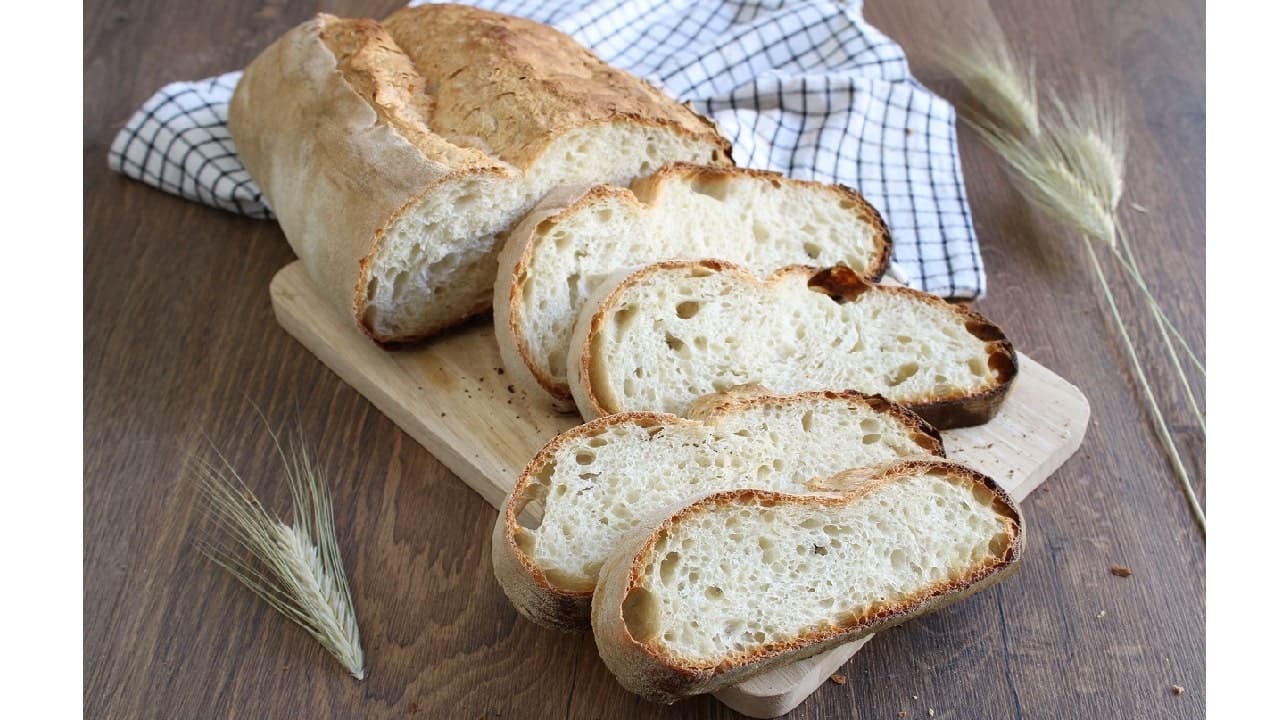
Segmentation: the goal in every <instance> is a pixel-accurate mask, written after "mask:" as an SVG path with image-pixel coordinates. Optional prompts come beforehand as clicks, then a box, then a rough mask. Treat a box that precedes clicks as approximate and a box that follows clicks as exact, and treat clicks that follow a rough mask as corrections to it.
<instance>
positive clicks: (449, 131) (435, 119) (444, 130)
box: [383, 5, 729, 170]
mask: <svg viewBox="0 0 1280 720" xmlns="http://www.w3.org/2000/svg"><path fill="white" fill-rule="evenodd" d="M383 25H384V26H385V27H386V29H387V31H388V32H389V33H390V34H391V36H392V37H394V38H395V40H396V42H397V43H399V45H400V46H401V47H403V48H404V49H405V52H406V53H408V55H409V57H410V58H411V59H412V61H413V64H414V66H415V67H416V68H417V69H418V72H419V73H421V74H422V76H423V77H425V78H427V80H428V84H429V91H430V93H431V96H432V99H433V107H432V115H431V122H432V127H433V129H434V130H435V131H436V132H437V133H439V134H440V135H441V136H443V137H445V138H453V139H454V140H455V142H458V144H465V143H467V142H473V141H479V142H482V143H483V145H484V146H485V148H486V151H487V152H488V153H489V154H491V155H495V156H497V157H499V158H501V159H502V160H504V161H506V162H508V163H511V164H512V165H514V166H516V167H517V168H520V169H521V170H527V169H529V167H531V166H532V165H533V163H534V161H536V160H537V159H538V157H539V156H540V155H541V154H542V152H543V151H544V150H545V149H546V147H547V145H549V144H550V143H551V142H552V141H553V140H554V139H555V138H557V137H559V136H560V135H563V134H564V133H566V132H568V131H570V130H576V129H578V128H583V127H590V126H595V125H608V124H613V123H617V122H627V123H634V124H637V125H646V126H650V127H662V128H666V129H669V130H672V131H674V132H677V133H679V134H681V135H685V136H687V137H690V138H694V139H697V140H699V141H701V142H705V143H707V144H710V145H715V146H717V147H719V149H720V152H721V154H722V155H723V158H722V159H724V160H725V161H727V159H728V153H729V142H728V141H727V140H725V139H724V138H723V137H721V136H720V134H719V133H718V132H717V131H716V128H715V125H714V124H712V123H711V122H710V121H708V120H706V119H705V118H703V117H701V116H699V115H698V114H697V113H694V112H693V111H691V110H689V109H688V108H687V107H685V106H683V105H680V104H679V103H676V102H674V101H673V100H671V99H670V98H669V97H667V96H666V95H664V94H663V93H661V92H659V91H658V90H656V89H655V88H653V87H652V86H650V85H648V84H646V83H644V82H643V81H641V80H640V79H639V78H637V77H635V76H634V75H631V74H630V73H627V72H624V71H622V70H619V69H617V68H614V67H610V66H609V65H608V64H606V63H605V62H604V61H603V60H601V59H600V58H599V57H597V56H596V55H595V54H594V53H592V52H591V51H589V50H587V49H586V48H584V47H582V46H581V45H579V44H578V43H577V42H575V41H574V40H573V38H571V37H569V36H568V35H565V34H564V33H561V32H560V31H558V30H556V29H554V28H551V27H548V26H546V25H542V24H540V23H536V22H533V21H532V20H526V19H524V18H519V17H513V16H510V15H501V14H498V13H494V12H489V11H487V10H481V9H478V8H473V7H468V6H466V5H422V6H418V7H406V8H403V9H400V10H397V11H396V12H394V13H392V14H391V15H389V16H388V17H387V19H386V20H385V21H384V22H383Z"/></svg>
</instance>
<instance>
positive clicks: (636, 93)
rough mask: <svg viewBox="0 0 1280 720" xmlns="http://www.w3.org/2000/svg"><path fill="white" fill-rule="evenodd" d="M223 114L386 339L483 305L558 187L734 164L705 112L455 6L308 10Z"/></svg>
mask: <svg viewBox="0 0 1280 720" xmlns="http://www.w3.org/2000/svg"><path fill="white" fill-rule="evenodd" d="M228 123H229V127H230V130H231V136H232V138H233V139H234V140H235V144H236V150H237V153H238V154H239V156H240V158H241V160H243V161H244V164H245V167H246V168H248V170H249V173H250V175H251V176H252V177H253V179H254V180H256V181H257V183H258V185H259V186H261V188H262V191H263V194H264V196H265V197H266V199H267V202H268V203H269V204H270V206H271V209H272V210H274V211H275V213H276V216H277V218H278V219H279V221H280V226H281V227H282V228H283V229H284V234H285V237H286V238H288V240H289V243H290V244H291V245H292V246H293V249H294V251H295V252H296V253H297V254H298V257H299V258H301V259H302V261H303V263H304V265H305V266H306V268H307V272H308V274H309V275H310V277H311V278H312V280H313V281H314V282H315V283H316V285H317V287H318V288H319V289H320V290H321V291H322V292H323V293H325V294H326V296H327V297H329V298H330V299H331V301H332V302H333V303H334V304H335V306H336V307H337V308H338V309H339V310H340V311H341V312H343V313H344V314H346V315H349V316H351V317H352V318H353V320H354V322H356V323H357V324H358V325H359V326H360V327H361V328H362V329H363V330H364V331H365V332H366V333H367V334H369V335H370V336H372V337H373V338H374V339H376V340H378V341H381V342H384V343H391V342H404V341H409V340H413V339H416V338H420V337H424V336H427V335H430V334H432V333H434V332H436V331H439V330H441V329H443V328H446V327H448V326H450V325H453V324H456V323H458V322H460V321H462V320H463V319H465V318H466V317H468V316H469V315H472V314H475V313H478V312H481V311H483V310H485V309H486V308H488V307H489V304H490V302H491V299H492V292H493V281H494V273H495V271H496V269H497V250H498V242H499V238H501V237H503V235H504V233H505V232H506V231H508V230H509V229H510V228H511V226H512V225H514V224H515V223H516V221H518V220H519V219H520V218H521V217H522V216H523V215H524V214H525V213H526V212H528V210H529V209H530V208H532V207H533V205H534V204H535V203H536V202H537V201H538V199H539V198H541V197H542V196H543V195H545V194H546V193H547V192H548V191H550V190H551V189H552V188H555V187H558V186H560V185H566V184H578V183H591V184H594V183H626V182H630V181H631V180H632V179H633V178H636V177H639V176H641V175H647V174H649V173H651V172H653V171H654V170H656V169H657V168H659V167H661V166H662V165H663V164H665V163H668V162H671V161H673V160H689V161H694V162H702V163H710V164H731V161H730V159H729V143H728V141H727V140H725V139H724V138H723V137H721V136H720V134H719V133H718V132H717V131H716V129H715V126H714V125H713V124H712V123H711V122H709V121H707V120H705V119H704V118H702V117H700V116H698V115H697V114H695V113H694V112H693V111H691V110H689V109H688V108H686V107H684V106H683V105H681V104H679V103H677V102H676V101H675V100H673V99H671V98H669V97H667V96H666V95H663V94H662V93H661V92H659V91H658V90H656V89H655V88H653V87H651V86H649V85H647V84H645V83H644V82H643V81H642V80H640V79H638V78H636V77H634V76H632V75H629V74H627V73H625V72H622V71H621V70H617V69H615V68H612V67H609V66H608V65H606V64H605V63H604V62H603V61H602V60H600V59H599V58H598V57H596V56H595V55H593V54H592V53H591V52H589V51H588V50H587V49H586V48H583V47H582V46H580V45H578V44H577V43H575V42H574V41H573V40H572V39H571V38H570V37H568V36H567V35H564V34H562V33H560V32H558V31H556V30H554V29H552V28H550V27H547V26H545V25H541V24H538V23H535V22H531V21H529V20H525V19H521V18H516V17H510V16H506V15H500V14H497V13H492V12H487V11H484V10H479V9H476V8H471V7H466V6H462V5H426V6H422V7H413V8H405V9H402V10H399V11H397V12H395V13H393V14H392V15H391V16H390V17H388V18H387V20H386V21H384V22H383V23H378V22H376V21H373V20H364V19H360V20H356V19H343V18H338V17H334V16H332V15H324V14H321V15H319V16H317V17H316V18H314V19H312V20H310V21H308V22H306V23H303V24H302V25H300V26H299V27H297V28H295V29H293V30H291V31H290V32H289V33H287V34H286V35H285V36H284V37H283V38H281V39H280V40H279V41H277V42H276V43H274V44H273V45H271V46H270V47H269V48H267V49H266V50H265V51H264V52H263V53H262V54H261V55H260V56H258V58H257V59H255V60H254V61H253V62H252V63H251V64H250V65H249V67H248V68H247V69H246V71H245V73H244V76H243V77H242V78H241V80H240V82H239V85H238V86H237V88H236V91H235V95H234V97H233V98H232V100H231V105H230V109H229V118H228Z"/></svg>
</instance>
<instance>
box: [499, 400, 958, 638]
mask: <svg viewBox="0 0 1280 720" xmlns="http://www.w3.org/2000/svg"><path fill="white" fill-rule="evenodd" d="M818 399H827V400H844V401H846V402H848V403H849V404H850V405H858V404H861V405H866V406H868V407H870V408H871V409H873V410H875V411H877V412H884V413H888V414H890V415H892V416H893V417H895V418H896V419H898V420H899V421H901V422H902V423H903V424H904V425H907V426H908V427H910V428H912V429H913V430H914V431H915V432H914V435H913V439H914V440H915V442H916V443H917V444H918V445H919V446H920V449H921V451H922V452H924V453H928V454H930V455H933V456H935V457H939V458H945V457H946V451H945V449H944V448H943V445H942V436H941V435H940V434H938V431H937V430H936V429H934V428H933V427H931V426H930V425H929V424H928V423H927V422H925V421H924V420H922V419H921V418H920V417H919V416H918V415H916V414H915V413H912V412H911V411H910V410H907V409H906V408H904V407H902V406H901V405H897V404H895V403H892V402H890V401H888V400H886V399H884V398H883V397H881V396H880V395H867V394H864V393H859V392H854V391H844V392H835V391H826V390H817V391H811V392H803V393H797V394H795V395H776V394H773V393H770V392H768V391H767V390H765V389H764V388H760V387H758V386H751V387H746V386H744V387H739V388H733V389H730V390H728V391H726V392H724V393H716V394H711V395H706V396H704V397H703V398H700V399H699V402H698V403H697V404H696V408H695V409H694V410H693V411H691V412H690V414H689V417H688V418H687V419H686V418H681V417H678V416H676V415H670V414H667V413H657V412H627V413H619V414H617V415H610V416H607V417H603V418H598V419H596V420H593V421H591V422H587V423H584V424H582V425H579V426H577V427H574V428H571V429H569V430H567V431H565V432H563V433H561V434H560V435H557V436H556V437H554V438H552V439H551V440H550V441H549V442H548V443H547V444H546V445H544V446H543V447H542V449H541V450H539V451H538V452H537V454H535V455H534V456H533V459H531V460H530V461H529V463H528V464H527V465H525V467H524V470H522V471H521V473H520V476H519V477H518V478H517V479H516V483H515V485H514V487H512V489H511V492H510V493H509V494H508V495H507V498H506V501H505V502H503V504H502V507H501V508H500V509H499V510H498V518H497V522H496V523H495V524H494V530H493V568H494V576H495V577H496V578H497V580H498V584H499V585H501V586H502V589H503V590H504V591H505V592H506V594H507V597H509V598H510V599H511V602H512V604H513V605H514V606H515V607H516V609H517V610H518V611H519V612H520V614H521V615H524V616H525V617H526V618H528V619H529V620H532V621H533V622H535V623H537V624H539V625H544V626H546V627H552V628H556V629H559V630H565V631H570V632H576V631H581V630H585V629H586V628H587V627H588V626H589V625H590V622H591V595H592V593H593V591H594V590H595V585H594V584H592V585H590V586H586V587H577V588H567V587H563V586H561V585H557V584H556V583H555V582H553V581H552V580H551V579H550V578H548V577H547V575H546V573H545V572H544V571H543V569H542V568H541V567H540V566H539V565H538V564H537V563H536V562H535V561H534V560H533V559H532V558H531V557H529V555H528V553H526V552H525V551H524V549H523V548H522V547H521V539H522V537H523V536H524V534H525V532H526V531H525V530H524V528H523V527H521V525H520V522H519V517H520V513H521V512H522V511H523V510H524V508H525V506H526V504H527V503H528V502H530V501H531V500H533V497H532V495H533V493H531V488H532V486H533V485H534V484H535V483H536V482H537V478H538V476H539V475H540V474H541V473H542V471H543V470H544V469H546V468H548V467H550V466H552V465H553V464H554V461H555V458H556V454H557V453H558V452H559V451H560V449H561V448H563V447H564V446H565V445H567V444H569V443H572V442H575V441H577V440H579V439H582V438H590V437H594V436H596V435H599V434H602V433H604V432H605V431H607V430H608V429H609V428H612V427H615V426H618V425H623V424H635V425H637V426H639V427H658V426H680V425H684V426H714V425H717V424H719V423H720V422H721V421H723V420H724V419H725V418H727V417H730V416H733V415H736V414H740V413H743V412H746V411H748V410H751V409H753V408H756V407H760V406H767V405H784V404H789V403H805V402H811V401H813V400H818ZM816 489H818V488H815V490H816Z"/></svg>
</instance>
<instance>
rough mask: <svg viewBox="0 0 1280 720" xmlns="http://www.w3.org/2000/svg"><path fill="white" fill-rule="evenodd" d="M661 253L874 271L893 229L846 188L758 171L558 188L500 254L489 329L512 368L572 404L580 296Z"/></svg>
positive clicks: (881, 265) (698, 171)
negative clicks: (570, 373)
mask: <svg viewBox="0 0 1280 720" xmlns="http://www.w3.org/2000/svg"><path fill="white" fill-rule="evenodd" d="M669 258H723V259H725V260H729V261H732V262H737V263H741V264H743V265H744V266H746V267H747V268H749V269H751V270H752V271H753V272H757V273H760V274H762V275H764V274H768V273H770V272H773V271H774V270H776V269H778V268H780V267H783V266H786V265H795V264H804V265H815V266H822V267H825V266H829V265H837V264H842V263H843V264H845V265H848V266H849V267H851V268H853V269H854V270H855V271H857V272H858V273H860V274H861V275H863V276H864V277H871V278H873V279H874V278H879V277H880V276H881V275H882V274H883V273H884V271H885V269H886V268H887V267H888V263H889V232H888V230H887V229H886V228H885V225H884V222H883V221H882V220H881V218H880V215H879V213H877V212H876V210H875V208H873V207H871V206H870V205H869V204H867V202H866V201H865V200H863V199H862V196H861V195H859V194H857V193H856V192H854V191H852V190H849V189H848V188H845V187H842V186H839V185H825V184H822V183H816V182H809V181H804V180H789V179H786V178H783V177H782V176H781V175H778V174H777V173H771V172H762V171H758V170H743V169H731V168H707V167H698V166H695V165H689V164H684V163H680V164H675V165H673V166H670V167H666V168H664V169H662V170H660V171H659V172H657V173H655V174H654V175H652V176H650V177H647V178H643V179H641V180H638V181H636V182H635V183H634V184H632V186H631V189H629V190H628V189H626V188H620V187H596V188H591V189H589V190H587V189H584V188H576V189H569V190H565V191H562V192H559V193H556V194H554V195H551V196H548V197H547V198H546V200H544V201H543V202H542V203H540V204H539V206H538V207H537V208H535V209H534V210H533V212H531V213H530V214H529V215H528V216H527V217H526V218H525V219H524V220H523V221H521V223H520V224H519V225H518V226H517V227H516V229H515V230H513V231H512V233H511V236H510V237H509V238H508V240H507V242H506V245H505V246H504V247H503V250H502V254H501V255H500V256H499V264H498V279H497V282H496V283H495V284H494V296H493V307H494V329H495V331H496V333H497V335H498V348H499V350H500V351H501V353H502V361H503V363H505V364H506V366H507V369H508V371H510V372H511V373H512V374H513V375H514V376H515V377H516V379H517V380H518V381H519V382H520V383H521V384H522V385H523V386H524V387H526V388H529V389H531V390H532V391H534V392H537V393H539V394H541V393H546V394H547V395H549V396H550V398H551V399H552V401H553V403H554V404H556V405H557V406H559V407H560V408H561V409H569V408H571V407H572V395H571V393H570V390H569V385H568V381H567V378H566V355H567V352H568V345H569V337H570V335H571V333H572V331H573V322H574V319H575V318H576V317H577V314H578V312H579V310H580V309H581V307H582V304H583V302H584V301H585V300H586V298H587V296H588V295H589V294H590V293H591V291H592V290H594V289H595V288H596V286H597V285H598V284H599V283H600V282H601V281H603V280H604V279H605V278H607V277H608V276H609V275H610V274H611V273H613V272H614V271H616V270H617V269H618V268H626V267H635V266H637V265H643V264H646V263H649V262H653V261H657V260H666V259H669Z"/></svg>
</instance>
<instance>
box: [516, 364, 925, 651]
mask: <svg viewBox="0 0 1280 720" xmlns="http://www.w3.org/2000/svg"><path fill="white" fill-rule="evenodd" d="M690 418H691V419H688V420H685V419H681V418H678V417H675V416H673V415H664V414H660V413H648V412H637V413H626V414H623V415H613V416H610V417H606V418H601V419H599V420H595V421H593V422H590V423H587V424H586V425H581V426H579V427H576V428H573V429H571V430H569V431H567V432H565V433H563V434H561V435H560V436H558V437H556V438H555V439H553V440H552V441H551V442H549V443H547V445H546V447H544V448H543V449H542V450H541V451H540V452H539V453H538V454H537V455H536V456H534V458H533V460H532V461H530V462H529V464H528V466H527V467H526V468H525V469H524V472H522V473H521V474H520V477H519V479H518V480H517V481H516V484H515V487H514V488H513V489H512V492H511V494H510V495H508V496H507V501H506V503H505V504H504V505H503V507H502V510H501V511H500V512H499V513H498V522H497V524H496V526H495V527H494V534H493V564H494V573H495V575H496V576H497V578H498V581H499V583H500V584H501V585H502V587H503V589H504V590H505V591H506V593H507V596H508V597H510V598H511V601H512V603H513V604H515V606H516V608H517V609H518V610H519V611H520V612H521V613H522V614H523V615H525V616H526V617H528V618H529V619H531V620H533V621H534V622H537V623H539V624H542V625H547V626H551V627H558V628H561V629H566V630H576V629H584V628H586V627H587V625H588V623H589V614H590V609H591V593H592V590H593V589H594V588H595V584H596V573H597V571H598V570H599V568H600V565H601V563H602V562H603V561H604V559H605V556H607V555H608V554H609V552H610V551H611V550H612V549H613V547H614V546H615V545H616V543H617V541H618V539H619V538H620V537H621V536H622V535H623V534H624V533H625V532H627V531H628V530H630V529H631V528H632V527H634V526H635V525H636V524H638V523H641V522H643V521H644V520H645V519H647V518H648V517H649V516H650V515H652V514H653V513H654V512H657V511H661V510H664V509H666V508H668V507H670V506H671V505H672V504H678V503H681V502H683V501H688V500H691V499H693V498H695V497H698V496H699V495H703V494H706V493H709V492H713V491H718V490H728V489H732V488H743V487H755V488H764V489H770V490H781V491H785V492H791V493H803V492H807V491H808V489H809V486H808V484H807V483H808V482H809V481H810V480H813V479H815V478H821V477H826V476H827V475H830V474H831V472H832V471H833V470H835V469H843V468H852V467H860V466H866V465H875V464H879V463H882V462H885V461H888V460H895V459H899V458H907V457H922V456H941V455H943V449H942V441H941V440H940V439H939V437H938V435H937V431H935V430H933V428H931V427H929V426H928V425H926V424H925V423H924V422H923V421H921V420H920V419H919V418H918V417H916V416H915V415H913V414H911V413H910V412H908V411H906V410H904V409H902V408H901V407H898V406H896V405H894V404H892V403H890V402H889V401H887V400H884V399H883V398H880V397H877V396H866V395H860V394H858V393H828V392H814V393H802V394H799V395H792V396H786V397H782V396H777V395H771V394H769V393H767V392H766V391H764V390H763V389H760V388H735V389H733V390H731V391H729V392H727V393H724V394H719V395H712V396H708V397H706V398H702V399H701V400H700V401H699V402H698V403H696V404H695V407H694V408H693V409H692V411H691V412H690Z"/></svg>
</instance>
